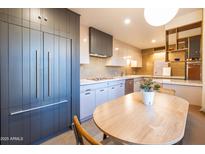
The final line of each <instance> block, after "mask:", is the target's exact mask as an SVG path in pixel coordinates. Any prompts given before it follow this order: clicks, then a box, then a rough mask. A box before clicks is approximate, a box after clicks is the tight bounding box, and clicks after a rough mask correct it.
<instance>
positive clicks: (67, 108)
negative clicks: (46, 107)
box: [58, 102, 72, 131]
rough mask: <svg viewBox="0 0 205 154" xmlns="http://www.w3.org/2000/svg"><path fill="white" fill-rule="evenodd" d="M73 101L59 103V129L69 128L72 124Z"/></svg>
mask: <svg viewBox="0 0 205 154" xmlns="http://www.w3.org/2000/svg"><path fill="white" fill-rule="evenodd" d="M71 121H72V119H71V103H70V102H68V103H63V104H60V105H59V119H58V122H59V130H60V131H62V130H65V129H68V127H69V126H71Z"/></svg>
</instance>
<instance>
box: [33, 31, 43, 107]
mask: <svg viewBox="0 0 205 154" xmlns="http://www.w3.org/2000/svg"><path fill="white" fill-rule="evenodd" d="M42 41H43V34H42V32H40V31H37V30H30V97H31V106H32V107H33V106H39V105H40V104H41V102H42V100H43V50H42Z"/></svg>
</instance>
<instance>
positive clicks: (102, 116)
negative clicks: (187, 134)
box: [93, 92, 189, 144]
mask: <svg viewBox="0 0 205 154" xmlns="http://www.w3.org/2000/svg"><path fill="white" fill-rule="evenodd" d="M142 100H143V99H142V93H141V92H136V93H132V94H129V95H125V96H123V97H120V98H118V99H115V100H112V101H109V102H107V103H104V104H102V105H100V106H98V107H97V108H96V109H95V112H94V114H93V119H94V122H95V124H96V125H97V127H98V128H99V129H100V130H101V131H103V132H104V133H105V134H107V135H109V136H111V137H113V138H114V139H117V140H119V141H121V142H123V143H126V144H175V143H177V142H179V141H180V140H181V139H182V138H183V136H184V131H185V126H186V119H187V113H188V107H189V103H188V102H187V101H186V100H185V99H183V98H180V97H177V96H172V95H167V94H162V93H155V97H154V103H153V105H151V106H146V105H145V104H144V103H143V101H142Z"/></svg>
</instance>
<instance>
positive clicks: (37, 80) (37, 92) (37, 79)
mask: <svg viewBox="0 0 205 154" xmlns="http://www.w3.org/2000/svg"><path fill="white" fill-rule="evenodd" d="M38 75H39V74H38V50H36V98H38V96H39V89H38V84H39V83H38V82H39V78H38Z"/></svg>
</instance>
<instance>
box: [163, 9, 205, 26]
mask: <svg viewBox="0 0 205 154" xmlns="http://www.w3.org/2000/svg"><path fill="white" fill-rule="evenodd" d="M201 20H202V9H200V10H197V11H194V12H191V13H188V14H186V15H183V16H179V17H176V18H174V19H173V20H172V21H170V22H169V23H168V24H166V25H165V29H171V28H176V27H179V26H183V25H187V24H191V23H195V22H198V21H201Z"/></svg>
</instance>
